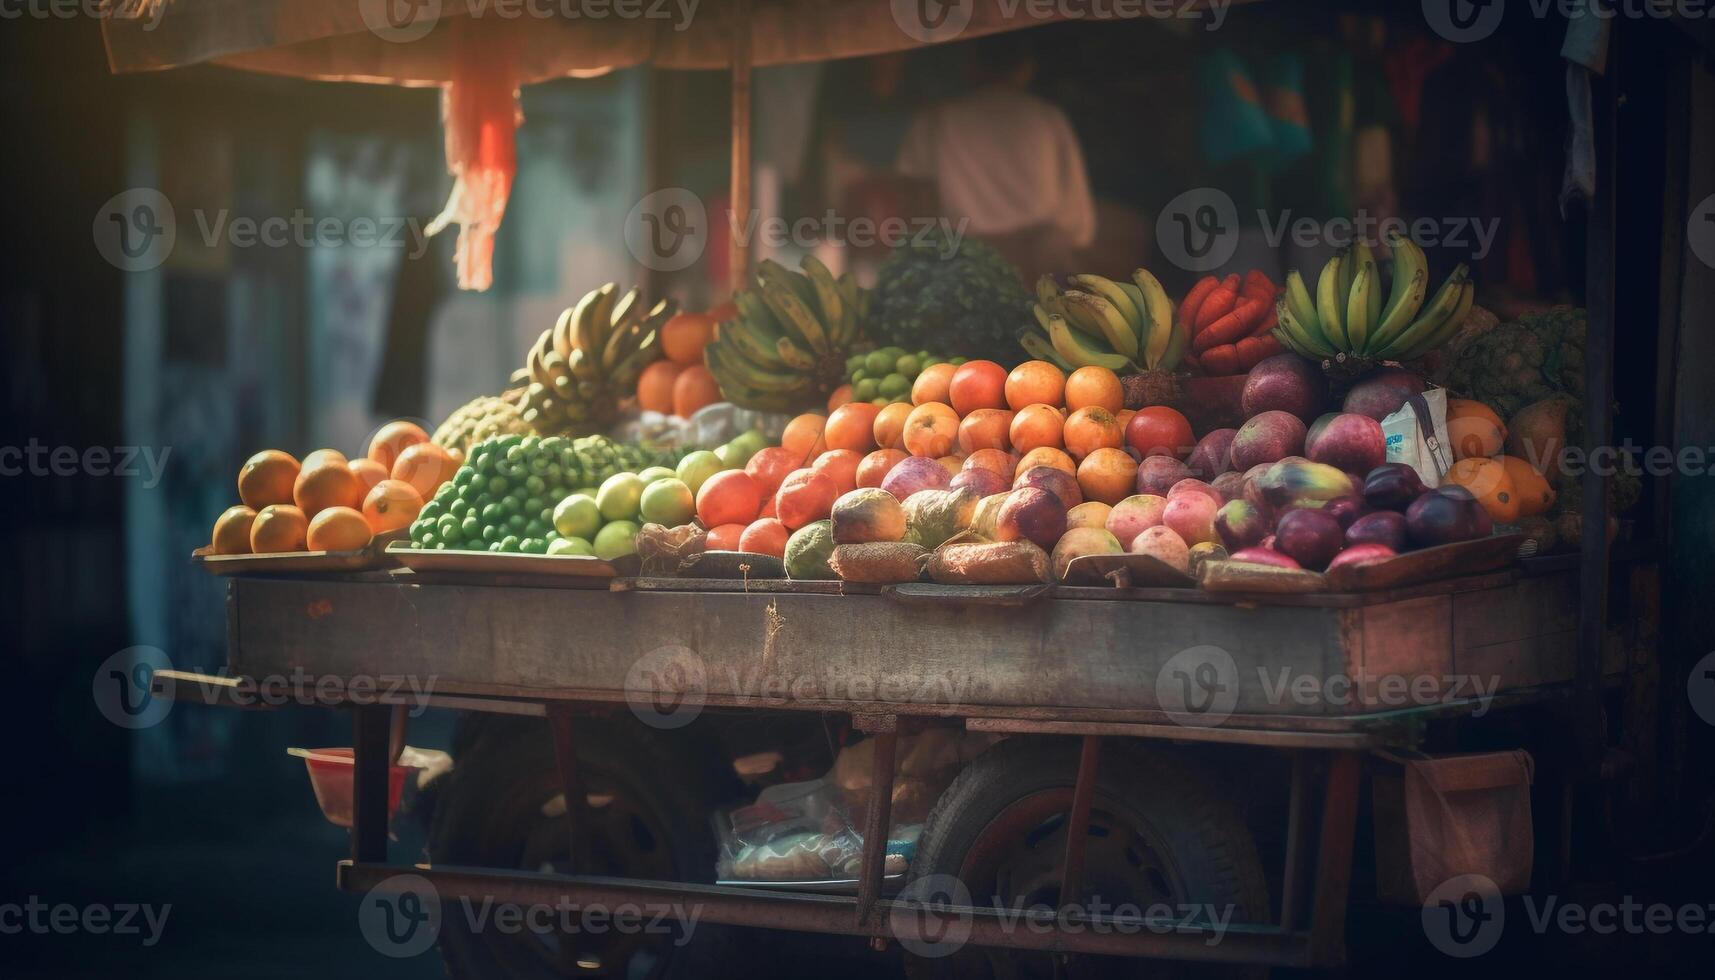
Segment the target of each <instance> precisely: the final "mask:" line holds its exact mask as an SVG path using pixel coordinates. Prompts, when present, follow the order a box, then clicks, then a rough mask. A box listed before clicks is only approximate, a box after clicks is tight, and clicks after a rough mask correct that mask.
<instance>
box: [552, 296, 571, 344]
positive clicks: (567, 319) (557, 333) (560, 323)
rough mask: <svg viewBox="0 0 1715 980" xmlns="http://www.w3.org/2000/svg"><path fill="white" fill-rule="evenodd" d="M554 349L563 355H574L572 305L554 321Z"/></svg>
mask: <svg viewBox="0 0 1715 980" xmlns="http://www.w3.org/2000/svg"><path fill="white" fill-rule="evenodd" d="M554 349H555V350H557V351H559V352H560V356H561V357H571V356H572V307H570V306H568V307H566V308H565V310H564V311H562V312H561V313H560V318H559V319H558V320H555V321H554Z"/></svg>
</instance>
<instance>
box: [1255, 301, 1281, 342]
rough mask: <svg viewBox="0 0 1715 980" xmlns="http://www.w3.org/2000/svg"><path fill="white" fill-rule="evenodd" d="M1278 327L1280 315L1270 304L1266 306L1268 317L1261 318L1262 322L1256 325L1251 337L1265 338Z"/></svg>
mask: <svg viewBox="0 0 1715 980" xmlns="http://www.w3.org/2000/svg"><path fill="white" fill-rule="evenodd" d="M1278 326H1280V313H1279V312H1278V310H1277V309H1276V307H1275V305H1274V304H1273V303H1270V304H1268V316H1265V317H1263V318H1262V322H1261V323H1259V324H1257V325H1256V329H1255V330H1252V331H1251V336H1252V337H1267V336H1268V335H1269V332H1270V331H1272V330H1273V329H1274V328H1275V327H1278Z"/></svg>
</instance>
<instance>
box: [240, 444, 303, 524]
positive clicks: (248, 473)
mask: <svg viewBox="0 0 1715 980" xmlns="http://www.w3.org/2000/svg"><path fill="white" fill-rule="evenodd" d="M299 468H300V467H299V466H298V461H297V460H295V459H293V458H292V457H291V456H290V455H289V454H287V453H283V452H281V451H280V450H278V449H264V450H262V451H261V452H259V453H257V454H256V455H254V456H252V457H250V458H249V459H247V460H245V461H244V466H243V467H242V468H240V469H239V471H238V499H239V500H242V501H244V506H246V507H249V508H251V509H252V510H259V509H261V508H263V507H266V506H268V505H269V504H289V503H291V502H292V484H293V483H294V482H296V481H297V479H298V470H299Z"/></svg>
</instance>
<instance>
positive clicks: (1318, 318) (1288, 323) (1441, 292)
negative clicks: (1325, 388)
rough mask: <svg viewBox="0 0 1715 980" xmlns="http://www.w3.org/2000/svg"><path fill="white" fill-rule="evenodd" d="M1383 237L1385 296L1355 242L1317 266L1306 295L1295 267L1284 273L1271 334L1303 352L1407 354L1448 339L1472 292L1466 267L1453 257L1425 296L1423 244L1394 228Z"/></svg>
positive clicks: (1371, 259)
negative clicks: (1388, 260) (1389, 275)
mask: <svg viewBox="0 0 1715 980" xmlns="http://www.w3.org/2000/svg"><path fill="white" fill-rule="evenodd" d="M1387 244H1388V248H1389V249H1390V250H1391V251H1392V252H1393V280H1392V284H1391V285H1390V287H1389V290H1388V294H1387V298H1386V299H1385V300H1384V299H1383V298H1382V284H1381V276H1380V270H1379V267H1378V266H1377V264H1376V260H1375V256H1374V255H1373V254H1372V253H1371V252H1370V247H1369V245H1368V244H1367V243H1364V242H1359V243H1358V244H1357V245H1355V246H1352V247H1349V248H1344V249H1341V250H1340V252H1339V253H1338V254H1336V255H1335V256H1334V257H1333V258H1331V259H1329V260H1328V264H1327V265H1325V266H1323V267H1322V276H1321V278H1320V279H1318V280H1317V283H1316V293H1315V295H1314V296H1312V295H1311V293H1310V289H1309V287H1308V285H1307V284H1306V283H1305V281H1304V277H1303V276H1301V275H1299V273H1298V270H1297V269H1293V270H1291V271H1290V272H1288V273H1287V274H1286V289H1285V290H1284V291H1282V293H1281V297H1280V300H1279V302H1278V304H1277V305H1276V307H1275V313H1276V316H1277V317H1278V318H1279V321H1280V325H1279V326H1278V327H1277V328H1275V331H1274V335H1275V337H1276V338H1278V339H1279V340H1280V342H1281V343H1282V344H1285V345H1286V346H1287V347H1288V348H1290V349H1291V350H1293V351H1296V352H1297V353H1299V354H1301V355H1303V356H1304V357H1308V358H1310V359H1311V360H1326V359H1328V358H1341V357H1342V355H1355V356H1359V357H1371V358H1379V359H1383V360H1390V361H1409V360H1412V359H1413V358H1418V357H1422V356H1423V355H1425V354H1427V353H1429V352H1430V351H1432V350H1434V349H1435V348H1437V347H1440V346H1441V345H1442V344H1445V343H1447V341H1449V340H1451V339H1452V338H1453V335H1454V334H1456V333H1458V332H1459V325H1460V324H1461V323H1463V322H1464V321H1465V315H1466V314H1467V313H1469V312H1470V311H1471V304H1472V303H1473V302H1474V301H1475V299H1476V295H1477V287H1476V285H1475V284H1473V283H1472V282H1471V274H1470V270H1469V269H1468V268H1466V266H1465V264H1464V263H1463V262H1461V263H1460V264H1459V266H1458V267H1457V268H1455V269H1454V270H1453V273H1452V275H1449V276H1448V277H1447V281H1446V282H1444V283H1442V284H1441V288H1440V289H1438V290H1436V291H1435V295H1434V296H1433V297H1430V298H1429V300H1428V302H1427V303H1426V302H1425V301H1424V297H1425V295H1426V294H1427V292H1428V285H1429V260H1428V257H1427V256H1425V255H1424V254H1423V249H1421V248H1418V247H1417V244H1416V243H1415V242H1413V241H1412V240H1411V239H1409V238H1406V237H1405V236H1403V235H1399V234H1392V235H1389V236H1388V239H1387Z"/></svg>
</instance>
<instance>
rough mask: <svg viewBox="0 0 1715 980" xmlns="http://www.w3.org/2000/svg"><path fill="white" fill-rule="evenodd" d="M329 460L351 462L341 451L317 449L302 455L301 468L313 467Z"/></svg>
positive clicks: (309, 468)
mask: <svg viewBox="0 0 1715 980" xmlns="http://www.w3.org/2000/svg"><path fill="white" fill-rule="evenodd" d="M330 460H338V461H339V462H341V463H349V462H351V460H349V459H346V458H345V453H342V452H340V451H339V450H337V449H318V450H316V451H315V452H313V453H311V454H309V455H308V456H305V457H304V463H303V466H302V467H301V468H302V469H306V470H311V469H315V468H316V467H318V466H320V465H322V464H323V463H326V462H329V461H330Z"/></svg>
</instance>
